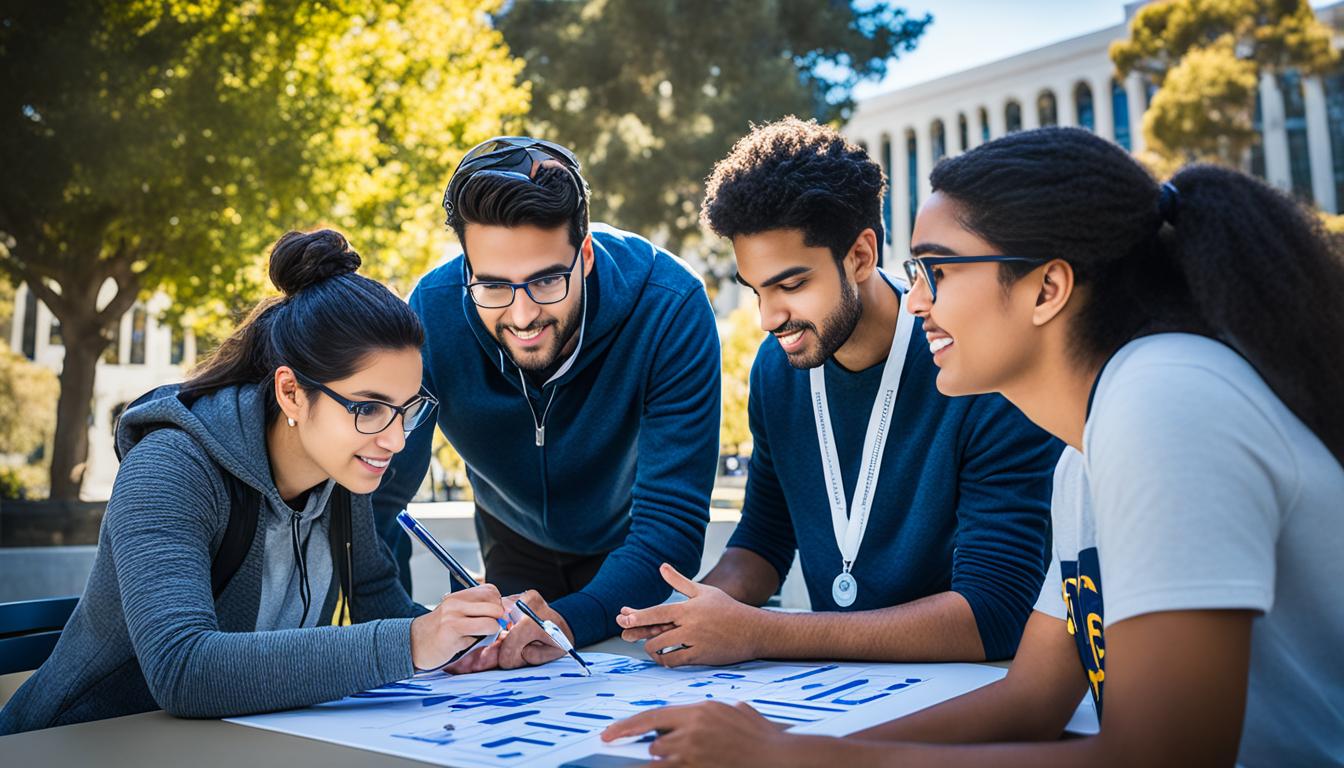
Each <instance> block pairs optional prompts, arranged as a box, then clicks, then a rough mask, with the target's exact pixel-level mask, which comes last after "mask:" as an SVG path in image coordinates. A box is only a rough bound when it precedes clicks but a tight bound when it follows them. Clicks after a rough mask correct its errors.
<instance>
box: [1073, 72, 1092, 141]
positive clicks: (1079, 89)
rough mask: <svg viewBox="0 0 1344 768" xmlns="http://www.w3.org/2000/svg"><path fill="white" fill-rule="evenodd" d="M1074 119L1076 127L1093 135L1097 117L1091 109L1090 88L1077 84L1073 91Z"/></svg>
mask: <svg viewBox="0 0 1344 768" xmlns="http://www.w3.org/2000/svg"><path fill="white" fill-rule="evenodd" d="M1073 108H1074V113H1073V114H1074V117H1075V118H1077V121H1078V125H1080V126H1082V127H1084V128H1086V129H1087V130H1089V131H1092V132H1093V133H1095V132H1096V130H1097V116H1096V113H1095V112H1094V111H1093V109H1092V86H1090V85H1088V84H1087V83H1079V84H1078V85H1077V86H1075V87H1074V89H1073Z"/></svg>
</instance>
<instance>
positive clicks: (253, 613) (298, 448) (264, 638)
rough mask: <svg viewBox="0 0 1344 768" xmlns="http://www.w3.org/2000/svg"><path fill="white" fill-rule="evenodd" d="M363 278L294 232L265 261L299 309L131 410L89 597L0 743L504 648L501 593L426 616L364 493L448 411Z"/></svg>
mask: <svg viewBox="0 0 1344 768" xmlns="http://www.w3.org/2000/svg"><path fill="white" fill-rule="evenodd" d="M359 264H360V259H359V256H358V254H356V253H355V252H354V251H352V250H351V249H350V247H349V245H348V244H347V243H346V240H345V238H344V237H342V236H341V235H340V234H338V233H336V232H332V231H330V230H323V231H319V232H312V233H307V234H305V233H301V232H290V233H288V234H286V235H285V236H284V237H282V238H280V240H279V242H277V243H276V244H275V247H274V249H273V250H272V251H271V256H270V277H271V282H272V283H274V284H275V286H276V288H278V289H280V291H281V292H282V293H283V294H284V295H283V296H282V297H278V298H273V299H267V300H266V301H263V302H262V303H261V304H260V305H258V306H257V307H256V308H255V309H254V310H253V311H252V313H251V315H250V316H249V317H248V318H247V320H246V322H244V323H243V325H242V326H241V327H240V328H239V329H238V330H237V331H236V332H235V333H234V334H233V335H232V336H231V337H229V338H228V339H227V340H226V341H225V342H224V343H223V344H221V345H220V347H219V349H218V350H217V351H216V352H215V354H214V355H213V356H212V357H210V358H209V359H208V360H206V361H205V362H204V364H203V365H202V366H201V367H200V368H199V369H198V370H197V371H196V372H194V374H193V375H192V376H191V377H190V378H189V379H188V380H187V381H186V383H184V384H183V385H181V386H180V387H179V386H176V385H174V386H169V387H161V388H159V389H157V390H155V391H153V392H151V393H149V394H147V395H146V396H144V397H142V398H140V400H138V401H136V402H135V403H133V404H132V405H131V406H130V407H129V408H127V409H126V411H125V413H123V415H122V417H121V419H120V421H119V422H118V424H117V449H118V454H119V455H120V456H121V457H122V464H121V468H120V470H119V471H118V473H117V480H116V484H115V485H114V487H113V490H112V497H111V499H110V500H109V501H108V504H107V512H106V515H105V516H104V518H103V526H102V530H101V532H100V535H99V541H98V554H97V557H96V559H95V561H94V566H93V571H92V574H91V575H90V577H89V582H88V586H87V587H86V589H85V592H84V596H83V597H82V598H81V599H80V601H79V604H78V607H77V608H76V609H75V612H74V614H73V615H72V616H71V617H70V621H69V622H68V624H67V626H66V628H65V630H64V632H63V633H62V634H61V638H60V641H59V642H58V643H57V645H56V648H55V650H54V651H53V653H52V655H51V657H50V658H49V659H48V660H47V662H46V663H45V664H43V665H42V667H41V668H40V669H38V670H37V672H35V673H34V674H33V676H32V677H31V678H29V680H28V681H27V682H25V684H24V685H23V687H21V688H20V689H19V690H18V692H17V693H16V694H15V695H14V697H13V698H12V699H11V700H10V701H9V703H8V705H7V706H6V707H5V708H4V710H3V711H2V712H0V734H6V733H15V732H19V731H27V730H33V729H37V728H46V727H50V726H56V725H66V724H70V723H78V722H84V721H88V720H98V719H103V718H108V717H117V716H120V715H127V714H132V713H136V712H143V711H147V710H152V709H158V708H162V709H165V710H167V711H168V712H169V713H170V714H173V715H177V716H182V717H226V716H233V715H243V714H249V713H255V712H265V711H270V710H277V709H287V708H291V707H302V706H308V705H311V704H316V703H318V702H322V701H328V700H331V699H337V698H340V697H342V696H346V695H349V694H352V693H355V692H357V691H361V690H365V689H368V688H375V687H378V686H381V685H384V684H386V683H389V682H392V681H395V680H400V679H402V678H406V677H409V676H410V675H412V674H413V673H414V672H415V670H416V669H417V668H419V669H428V668H435V667H439V666H442V665H444V664H446V663H448V662H449V661H450V660H452V659H453V658H454V657H455V656H456V655H458V654H459V653H460V652H462V651H463V650H465V649H466V648H468V647H470V646H471V645H473V644H474V642H475V641H476V639H477V637H478V636H481V635H490V634H493V633H494V632H495V631H496V630H497V629H498V626H499V625H498V623H497V619H499V618H500V617H502V616H503V615H504V607H503V605H502V604H501V601H500V596H499V592H498V591H497V590H496V589H495V588H494V587H493V586H490V585H483V586H480V587H477V588H475V589H471V590H465V591H461V592H455V593H453V594H451V595H448V596H445V598H444V600H443V602H442V603H440V604H439V605H438V607H437V608H435V609H434V610H433V611H432V612H430V611H426V610H425V609H424V608H423V607H421V606H419V605H416V604H415V603H413V602H411V600H410V598H409V597H408V596H407V595H406V592H405V591H404V590H403V589H402V587H401V585H400V583H399V582H398V580H397V567H396V565H395V563H394V562H393V561H392V558H391V555H390V553H389V552H388V551H387V549H386V547H385V546H383V544H382V543H381V541H380V540H379V538H378V537H377V534H376V533H375V531H374V524H373V517H372V512H371V508H370V505H369V494H370V493H372V492H373V491H374V490H375V489H377V487H378V484H379V482H380V481H381V479H382V475H383V472H384V471H385V470H386V467H387V465H388V463H389V462H390V461H391V459H392V456H393V455H394V454H396V453H397V452H398V451H400V450H401V449H402V447H403V446H404V445H405V442H406V436H407V435H408V434H409V433H410V432H411V430H413V429H415V428H417V427H420V428H424V429H432V426H422V425H425V424H426V422H428V421H429V418H428V417H429V415H430V413H431V412H432V410H433V408H434V405H435V403H434V400H433V398H430V397H427V396H426V395H424V394H423V393H422V392H421V391H420V381H421V369H420V345H421V344H422V343H423V341H424V331H423V329H422V328H421V325H420V322H419V320H418V319H417V318H416V315H415V313H414V312H412V311H411V309H410V308H409V307H408V306H407V305H406V304H405V303H404V302H402V301H401V300H400V299H398V298H397V297H396V296H395V295H393V294H392V292H391V291H389V290H388V289H387V288H385V287H384V286H382V285H380V284H378V283H376V282H374V281H372V280H369V279H368V278H366V277H362V276H360V275H358V274H356V270H357V269H358V267H359Z"/></svg>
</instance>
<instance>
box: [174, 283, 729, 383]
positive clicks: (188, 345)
mask: <svg viewBox="0 0 1344 768" xmlns="http://www.w3.org/2000/svg"><path fill="white" fill-rule="evenodd" d="M728 282H729V283H730V284H733V285H736V283H733V281H731V280H729V281H728ZM182 334H183V335H182V367H183V368H190V367H192V366H194V365H196V332H195V331H193V330H191V329H190V328H186V327H184V328H183V329H182Z"/></svg>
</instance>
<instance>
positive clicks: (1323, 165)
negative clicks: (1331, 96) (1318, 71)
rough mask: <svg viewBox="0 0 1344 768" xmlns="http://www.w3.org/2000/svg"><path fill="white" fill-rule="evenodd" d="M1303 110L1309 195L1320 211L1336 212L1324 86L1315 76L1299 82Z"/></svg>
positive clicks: (1332, 162) (1337, 208)
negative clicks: (1303, 103) (1308, 164)
mask: <svg viewBox="0 0 1344 768" xmlns="http://www.w3.org/2000/svg"><path fill="white" fill-rule="evenodd" d="M1302 96H1303V99H1304V101H1305V106H1306V110H1307V151H1308V153H1309V156H1310V158H1311V194H1312V197H1314V198H1315V199H1316V205H1317V206H1319V207H1320V209H1321V210H1323V211H1329V212H1330V213H1338V212H1339V200H1337V199H1336V198H1335V166H1334V156H1333V152H1332V150H1331V147H1330V120H1329V115H1328V113H1327V107H1326V103H1325V84H1324V83H1322V82H1321V78H1319V77H1308V78H1307V79H1305V80H1303V81H1302Z"/></svg>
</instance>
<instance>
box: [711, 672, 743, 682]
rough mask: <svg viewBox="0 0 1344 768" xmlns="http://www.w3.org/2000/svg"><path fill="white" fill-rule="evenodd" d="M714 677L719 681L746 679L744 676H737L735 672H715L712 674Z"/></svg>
mask: <svg viewBox="0 0 1344 768" xmlns="http://www.w3.org/2000/svg"><path fill="white" fill-rule="evenodd" d="M714 677H717V678H719V679H720V680H741V679H742V678H744V677H746V675H739V674H737V673H736V672H716V673H714Z"/></svg>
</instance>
